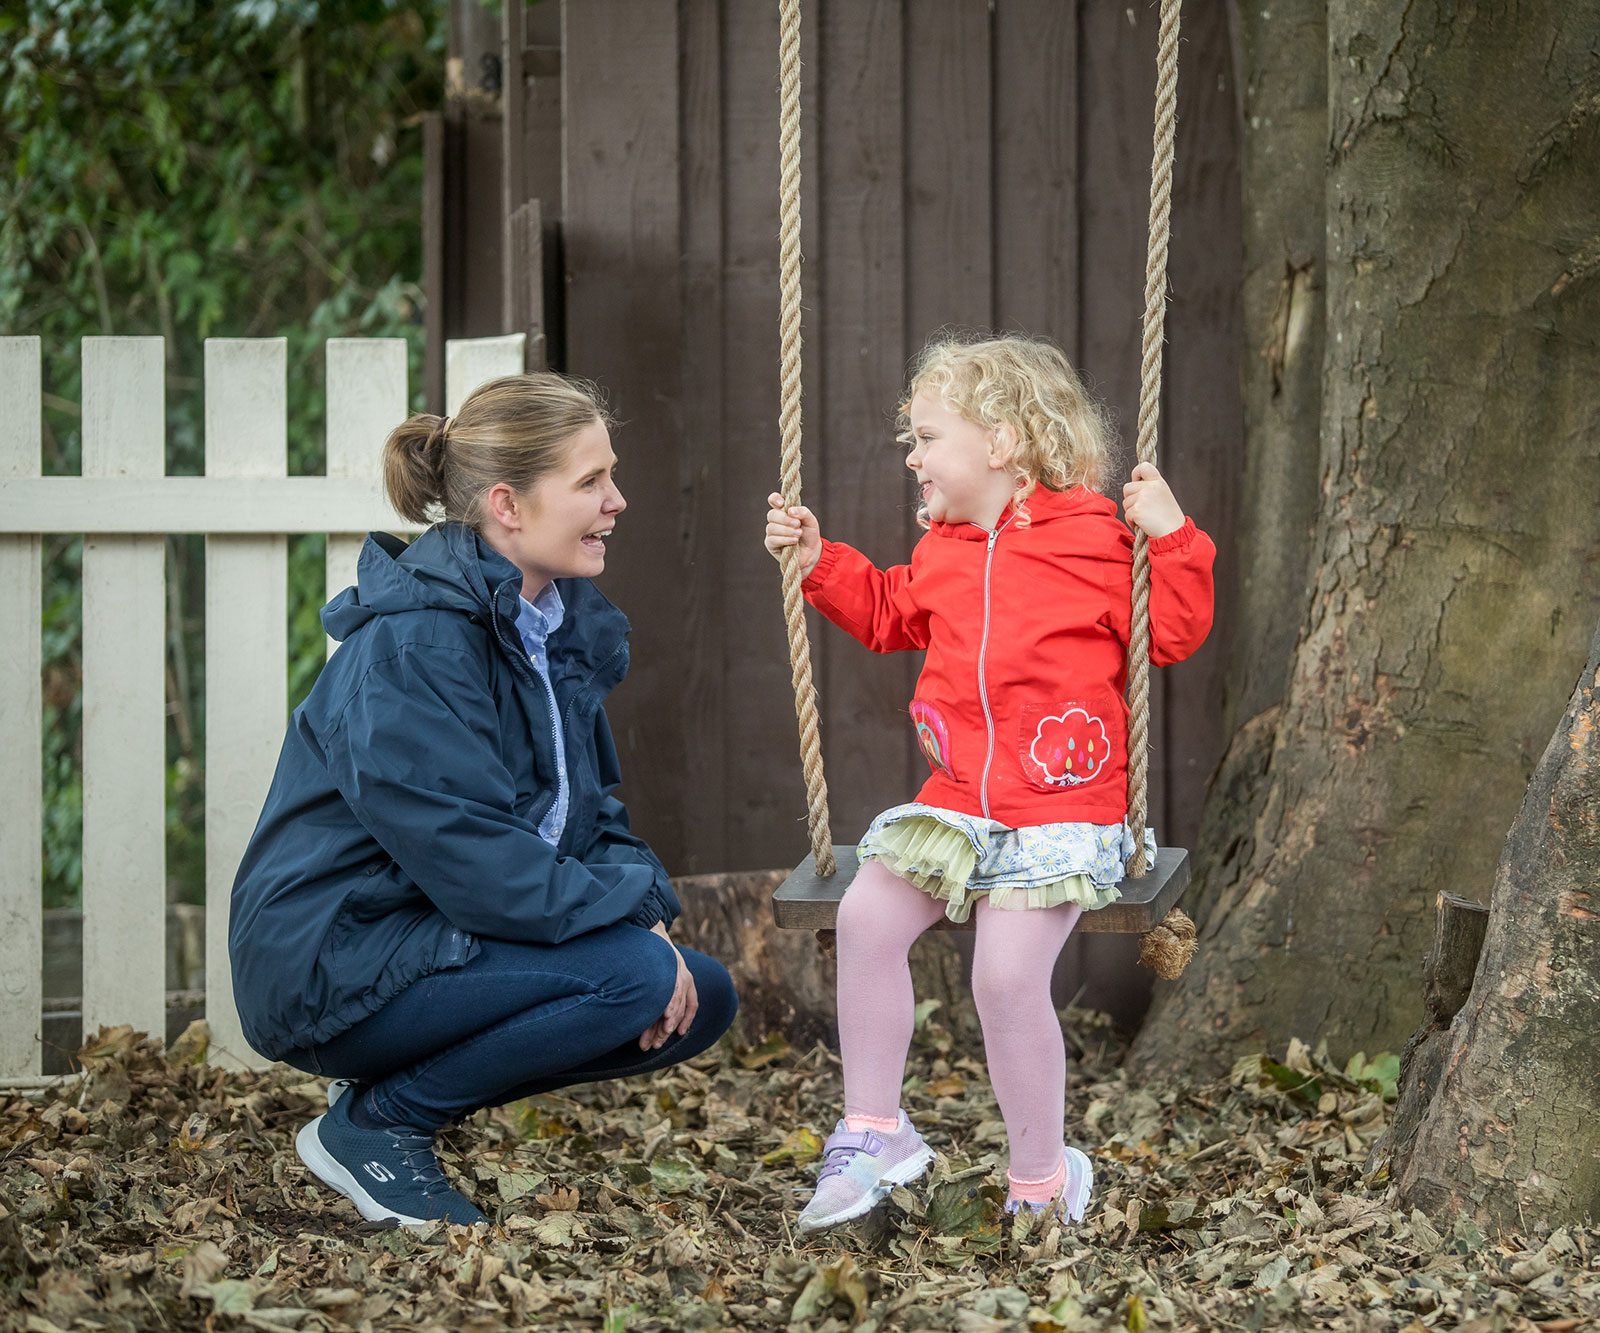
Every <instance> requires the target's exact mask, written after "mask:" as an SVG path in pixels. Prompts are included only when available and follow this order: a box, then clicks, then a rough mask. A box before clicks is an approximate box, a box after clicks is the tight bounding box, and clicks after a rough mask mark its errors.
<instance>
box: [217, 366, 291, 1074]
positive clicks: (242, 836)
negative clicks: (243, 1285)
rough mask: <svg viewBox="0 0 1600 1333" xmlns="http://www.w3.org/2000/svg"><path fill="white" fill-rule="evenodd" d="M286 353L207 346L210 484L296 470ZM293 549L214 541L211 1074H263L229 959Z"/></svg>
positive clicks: (274, 731) (265, 762) (276, 679)
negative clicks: (229, 1070)
mask: <svg viewBox="0 0 1600 1333" xmlns="http://www.w3.org/2000/svg"><path fill="white" fill-rule="evenodd" d="M287 367H288V343H287V341H286V340H285V339H283V338H207V339H206V350H205V415H206V436H205V448H206V476H208V477H282V476H286V475H287V474H288V470H289V448H288V410H289V405H288V397H287V389H286V386H287ZM288 577H289V542H288V538H286V537H271V536H248V537H242V536H208V537H207V538H206V1023H207V1025H208V1026H209V1027H210V1029H211V1049H210V1058H211V1061H212V1063H214V1064H223V1065H228V1066H230V1067H233V1068H242V1067H247V1066H251V1065H260V1064H261V1063H263V1062H262V1061H261V1060H260V1058H259V1057H258V1056H256V1055H255V1053H254V1052H253V1051H251V1049H250V1047H249V1046H248V1045H246V1043H245V1040H244V1033H243V1031H242V1030H241V1028H240V1026H239V1012H238V1009H237V1008H236V1007H235V1005H234V999H233V971H232V969H231V967H230V965H229V959H228V914H229V906H230V898H231V895H232V892H233V878H234V876H235V875H236V874H237V873H238V870H239V862H240V860H241V859H243V857H244V850H245V846H246V844H247V843H248V842H249V840H250V834H251V832H252V831H253V830H254V829H255V825H256V819H257V818H258V817H259V816H260V814H261V805H262V802H263V801H265V800H266V795H267V787H268V786H269V785H270V783H271V781H272V773H273V769H274V767H275V765H276V763H277V758H278V749H279V747H280V746H281V745H282V743H283V728H284V719H285V717H286V716H287V715H288V711H289V700H288V696H289V684H288V623H289V610H288Z"/></svg>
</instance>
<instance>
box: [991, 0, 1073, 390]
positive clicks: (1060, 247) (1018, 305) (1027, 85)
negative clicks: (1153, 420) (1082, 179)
mask: <svg viewBox="0 0 1600 1333" xmlns="http://www.w3.org/2000/svg"><path fill="white" fill-rule="evenodd" d="M1077 9H1078V5H1077V0H996V3H995V9H994V66H995V69H996V70H998V71H1001V72H1002V76H1003V77H1004V79H1005V84H1004V87H1003V88H997V89H996V96H995V101H994V208H995V228H994V242H995V322H996V323H997V324H998V325H999V326H1000V327H1001V328H1004V329H1012V330H1020V331H1022V332H1026V333H1031V334H1034V335H1036V336H1042V337H1047V338H1050V339H1052V340H1054V341H1055V342H1057V343H1059V344H1060V345H1061V347H1062V349H1063V350H1064V351H1065V352H1066V353H1067V355H1068V356H1069V357H1072V358H1073V359H1074V360H1076V358H1077V356H1078V347H1077V342H1078V331H1077V318H1078V189H1079V184H1078V182H1079V176H1078V105H1077V99H1078V77H1079V76H1078V21H1077V20H1078V16H1077ZM1087 179H1089V180H1093V178H1092V177H1090V178H1087Z"/></svg>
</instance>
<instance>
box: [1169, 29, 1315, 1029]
mask: <svg viewBox="0 0 1600 1333" xmlns="http://www.w3.org/2000/svg"><path fill="white" fill-rule="evenodd" d="M1234 23H1235V24H1236V25H1237V30H1238V32H1239V39H1240V46H1241V53H1240V61H1241V80H1242V88H1243V116H1244V124H1245V131H1244V135H1243V140H1242V142H1243V145H1244V152H1243V162H1242V179H1241V184H1242V188H1243V191H1244V202H1245V207H1244V209H1243V227H1244V320H1245V327H1246V329H1247V330H1248V332H1247V339H1248V343H1247V347H1246V354H1245V356H1244V359H1243V370H1244V405H1245V419H1246V422H1247V423H1248V429H1247V431H1246V436H1245V479H1244V487H1243V493H1242V495H1241V497H1240V513H1239V525H1240V531H1239V534H1238V537H1237V538H1236V541H1235V549H1236V550H1237V551H1238V560H1237V564H1236V566H1235V569H1234V576H1235V577H1236V579H1237V592H1236V598H1237V605H1238V608H1239V609H1238V617H1239V619H1238V628H1237V630H1236V632H1235V633H1234V635H1233V639H1232V642H1233V645H1234V646H1233V648H1232V650H1231V653H1232V655H1231V658H1230V660H1229V663H1228V670H1227V681H1228V686H1227V693H1226V696H1225V698H1224V701H1223V729H1224V734H1227V735H1229V736H1230V737H1231V739H1230V741H1229V744H1228V748H1227V751H1226V752H1225V753H1224V755H1223V757H1222V759H1221V761H1220V763H1219V765H1218V768H1217V772H1216V774H1215V775H1214V776H1213V778H1212V780H1211V783H1210V788H1209V794H1208V799H1207V801H1206V806H1205V809H1204V810H1203V811H1202V814H1201V821H1200V834H1199V843H1198V845H1197V847H1196V854H1195V858H1194V884H1193V886H1192V887H1191V889H1190V890H1189V893H1188V896H1187V901H1186V902H1185V907H1186V908H1188V910H1189V911H1190V913H1191V914H1192V915H1193V916H1194V918H1195V920H1196V921H1198V922H1200V923H1202V924H1203V923H1204V922H1205V920H1206V913H1207V909H1208V907H1209V905H1210V902H1211V901H1212V895H1211V893H1210V892H1209V890H1210V888H1211V886H1214V885H1217V884H1225V883H1228V882H1229V878H1230V876H1231V875H1232V874H1233V873H1235V872H1236V867H1237V865H1238V863H1239V862H1240V861H1241V859H1248V857H1249V855H1250V852H1251V846H1252V837H1251V830H1253V829H1254V827H1255V821H1256V816H1257V815H1258V814H1259V812H1260V805H1261V801H1262V799H1263V797H1264V796H1265V793H1266V788H1267V784H1266V782H1265V778H1266V769H1267V759H1268V757H1269V755H1270V753H1271V749H1272V739H1273V734H1274V730H1275V728H1276V724H1277V719H1278V711H1279V707H1280V705H1281V704H1282V702H1283V694H1284V690H1285V688H1286V687H1287V685H1288V680H1289V664H1290V661H1291V660H1292V657H1293V651H1294V644H1295V636H1296V634H1297V633H1298V631H1299V628H1300V621H1301V619H1302V617H1303V615H1304V611H1305V593H1306V566H1307V563H1308V561H1309V558H1310V551H1311V534H1312V530H1313V527H1314V525H1315V520H1316V511H1317V450H1318V448H1319V434H1320V428H1321V420H1320V413H1321V403H1322V339H1323V323H1324V319H1323V312H1324V305H1323V268H1324V264H1323V216H1322V208H1323V195H1324V193H1325V187H1324V179H1323V171H1324V166H1323V158H1324V155H1325V154H1324V145H1325V144H1326V142H1327V126H1328V106H1327V98H1328V81H1327V60H1326V51H1327V25H1326V22H1325V20H1324V16H1323V13H1322V9H1321V6H1315V5H1313V6H1303V7H1302V12H1299V13H1293V14H1286V13H1285V11H1283V10H1281V9H1279V8H1272V9H1264V8H1262V7H1261V6H1260V5H1243V6H1236V8H1235V14H1234ZM1158 996H1159V992H1158ZM1159 1002H1160V1001H1159V998H1158V1001H1157V1003H1158V1004H1159Z"/></svg>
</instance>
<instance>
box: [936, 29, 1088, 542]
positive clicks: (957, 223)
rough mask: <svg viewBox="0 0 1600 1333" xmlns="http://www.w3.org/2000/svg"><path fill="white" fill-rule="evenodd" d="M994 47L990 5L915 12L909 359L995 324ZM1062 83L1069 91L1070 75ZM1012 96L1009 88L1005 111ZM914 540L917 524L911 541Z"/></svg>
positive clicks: (1064, 74)
mask: <svg viewBox="0 0 1600 1333" xmlns="http://www.w3.org/2000/svg"><path fill="white" fill-rule="evenodd" d="M992 40H993V33H992V31H991V6H990V3H989V0H939V3H937V4H929V5H920V4H910V5H908V6H907V8H906V74H905V90H906V124H907V126H908V127H909V132H908V134H907V136H906V199H907V209H906V321H907V324H906V333H907V342H906V348H905V352H906V356H907V358H908V359H909V358H910V357H912V356H914V355H915V354H916V353H917V352H918V351H920V350H921V348H922V347H923V346H924V344H926V343H927V341H928V339H929V338H930V337H931V336H932V335H933V334H935V333H937V332H938V331H939V330H940V329H941V328H944V327H946V326H957V327H964V328H969V329H974V330H976V329H987V328H988V327H990V325H992V324H993V323H994V319H995V313H994V311H995V237H994V229H995V226H996V214H997V213H1001V212H1002V210H1000V209H998V208H997V206H996V191H995V179H994V174H995V170H996V158H997V152H998V150H997V147H996V144H995V141H994V135H995V133H996V132H997V127H996V126H995V125H994V124H993V119H992V118H993V116H994V115H995V114H997V113H998V112H997V109H996V108H995V107H994V104H993V97H994V89H993V86H992V80H991V78H990V74H991V70H992V67H993V56H992V52H991V46H990V44H991V41H992ZM1057 74H1058V77H1059V78H1060V79H1061V81H1062V82H1065V83H1067V84H1069V86H1070V77H1069V76H1068V73H1067V71H1057ZM1011 91H1012V89H1011V86H1010V84H1009V83H1008V85H1007V97H1006V98H1005V99H1002V103H1001V105H1002V107H1003V106H1004V105H1005V104H1006V103H1007V102H1009V100H1010V93H1011ZM1002 220H1003V218H1002ZM1074 222H1076V218H1074ZM1013 230H1015V228H1013ZM1005 263H1006V266H1007V271H1008V272H1009V271H1010V269H1011V268H1014V266H1015V265H1014V261H1013V260H1012V258H1011V257H1010V256H1006V257H1005ZM913 512H914V511H913ZM914 531H915V524H914V521H913V522H912V524H911V528H910V530H909V532H908V535H910V532H914Z"/></svg>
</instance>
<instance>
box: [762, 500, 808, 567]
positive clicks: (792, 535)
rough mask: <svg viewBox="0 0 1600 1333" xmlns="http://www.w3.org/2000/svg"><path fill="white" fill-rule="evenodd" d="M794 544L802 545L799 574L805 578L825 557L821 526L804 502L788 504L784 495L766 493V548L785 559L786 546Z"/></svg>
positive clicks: (776, 556)
mask: <svg viewBox="0 0 1600 1333" xmlns="http://www.w3.org/2000/svg"><path fill="white" fill-rule="evenodd" d="M795 545H798V546H799V547H800V551H799V554H798V555H797V556H796V559H798V560H799V562H800V577H801V578H805V577H806V575H808V574H809V573H811V571H812V570H813V569H815V568H816V567H817V561H818V560H820V559H821V558H822V529H821V528H819V527H818V526H817V518H816V515H815V514H813V513H812V512H811V511H810V510H809V509H807V508H806V507H805V506H804V505H794V506H792V507H789V508H785V506H784V503H783V496H781V495H779V494H777V493H776V492H774V493H773V494H771V495H769V496H767V550H769V551H771V552H772V558H773V559H774V560H782V559H783V551H784V548H785V547H786V546H795Z"/></svg>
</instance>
